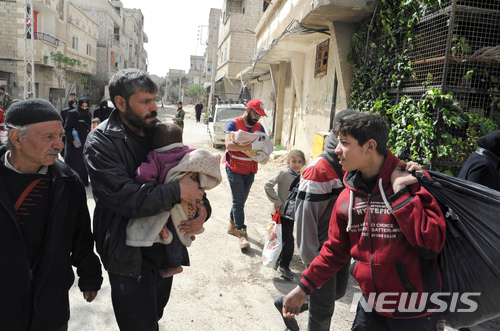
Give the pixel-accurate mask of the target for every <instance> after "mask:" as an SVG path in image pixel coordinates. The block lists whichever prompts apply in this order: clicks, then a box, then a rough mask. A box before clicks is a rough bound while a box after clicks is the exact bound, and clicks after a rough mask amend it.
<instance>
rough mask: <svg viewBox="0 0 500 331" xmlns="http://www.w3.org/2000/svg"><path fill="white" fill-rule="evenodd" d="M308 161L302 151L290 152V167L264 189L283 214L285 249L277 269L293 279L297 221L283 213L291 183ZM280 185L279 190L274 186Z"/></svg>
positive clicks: (272, 179)
mask: <svg viewBox="0 0 500 331" xmlns="http://www.w3.org/2000/svg"><path fill="white" fill-rule="evenodd" d="M305 163H306V157H305V156H304V153H303V152H302V151H299V150H297V149H295V150H293V151H290V153H288V159H287V165H288V168H287V169H285V170H280V171H279V172H278V173H276V174H275V175H274V176H273V177H271V178H269V179H268V180H267V182H266V183H265V184H264V190H265V191H266V195H267V197H268V199H269V200H270V201H271V202H272V203H273V205H274V208H273V209H274V212H278V213H280V216H281V229H282V238H283V249H282V250H281V254H280V256H279V258H278V261H277V264H276V267H277V268H276V269H277V270H278V272H279V273H280V274H281V276H282V277H283V278H286V279H293V277H294V276H295V275H294V273H293V272H292V271H291V270H290V262H292V257H293V249H294V246H295V241H294V238H293V226H294V223H295V221H294V220H293V219H289V218H286V217H285V215H284V214H283V208H284V207H285V202H286V198H287V197H288V194H289V191H288V189H289V188H290V185H291V184H292V182H293V180H294V179H295V178H297V177H298V176H300V170H302V168H303V167H304V164H305ZM276 185H278V191H277V192H276V190H275V189H274V187H275V186H276Z"/></svg>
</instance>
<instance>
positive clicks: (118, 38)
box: [113, 27, 120, 42]
mask: <svg viewBox="0 0 500 331" xmlns="http://www.w3.org/2000/svg"><path fill="white" fill-rule="evenodd" d="M113 35H114V36H115V40H116V41H118V42H119V41H120V28H119V27H115V28H114V29H113Z"/></svg>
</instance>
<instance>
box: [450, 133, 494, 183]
mask: <svg viewBox="0 0 500 331" xmlns="http://www.w3.org/2000/svg"><path fill="white" fill-rule="evenodd" d="M458 178H463V179H467V180H470V181H472V182H474V183H478V184H481V185H484V186H487V187H489V188H491V189H494V190H497V191H500V130H495V131H493V132H490V133H488V134H487V135H485V136H482V137H480V138H479V139H477V149H476V151H475V152H474V154H472V155H471V156H469V157H468V158H467V161H465V163H464V165H463V166H462V169H461V170H460V173H459V174H458Z"/></svg>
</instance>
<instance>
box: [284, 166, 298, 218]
mask: <svg viewBox="0 0 500 331" xmlns="http://www.w3.org/2000/svg"><path fill="white" fill-rule="evenodd" d="M300 178H301V176H300V175H299V176H297V177H295V179H294V180H293V182H292V183H291V184H290V187H289V188H288V192H290V193H288V197H287V198H286V202H285V206H284V207H283V216H284V217H286V218H288V219H290V220H295V201H296V200H297V195H298V193H299V183H300Z"/></svg>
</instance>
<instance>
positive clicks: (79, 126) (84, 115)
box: [64, 98, 92, 186]
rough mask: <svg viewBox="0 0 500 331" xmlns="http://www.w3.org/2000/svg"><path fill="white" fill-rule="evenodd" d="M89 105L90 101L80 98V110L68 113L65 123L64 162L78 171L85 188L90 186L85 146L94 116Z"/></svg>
mask: <svg viewBox="0 0 500 331" xmlns="http://www.w3.org/2000/svg"><path fill="white" fill-rule="evenodd" d="M88 105H89V100H88V99H86V98H80V100H78V108H76V109H72V110H70V111H69V112H68V116H67V118H66V122H65V123H64V132H65V134H66V146H65V151H66V154H65V155H64V162H66V163H67V164H68V165H69V166H70V167H71V169H73V170H75V171H76V173H77V174H78V175H79V176H80V179H81V180H82V183H83V185H85V186H89V174H88V172H87V168H86V167H85V163H84V161H83V146H84V144H85V140H86V139H87V135H88V134H89V132H90V128H91V126H92V115H91V114H90V110H89V106H88ZM73 129H75V130H76V132H77V133H78V137H79V139H80V146H78V143H77V142H76V141H75V138H74V136H73Z"/></svg>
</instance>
